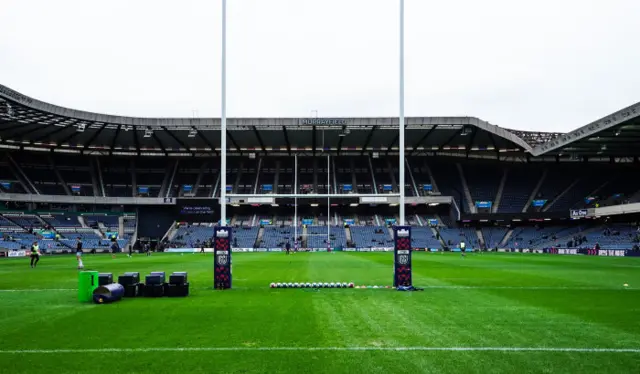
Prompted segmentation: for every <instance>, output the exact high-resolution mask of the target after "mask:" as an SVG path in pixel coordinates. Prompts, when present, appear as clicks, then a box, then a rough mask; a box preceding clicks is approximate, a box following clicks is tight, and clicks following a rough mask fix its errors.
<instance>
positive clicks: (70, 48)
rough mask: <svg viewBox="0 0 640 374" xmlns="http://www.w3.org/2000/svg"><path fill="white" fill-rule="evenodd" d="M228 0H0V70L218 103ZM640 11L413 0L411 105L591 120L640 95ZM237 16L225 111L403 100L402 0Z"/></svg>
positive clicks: (123, 106) (133, 94)
mask: <svg viewBox="0 0 640 374" xmlns="http://www.w3.org/2000/svg"><path fill="white" fill-rule="evenodd" d="M220 4H221V3H220V1H206V0H198V1H196V0H183V1H180V2H176V1H158V0H155V1H153V0H136V1H126V0H112V1H109V2H88V1H80V0H59V1H55V2H53V1H46V0H0V7H1V9H2V11H1V12H0V35H3V37H2V38H0V83H2V84H5V85H7V86H9V87H12V88H14V89H16V90H18V91H21V92H22V93H25V94H27V95H30V96H33V97H35V98H38V99H42V100H44V101H48V102H51V103H54V104H58V105H62V106H67V107H72V108H75V109H82V110H89V111H96V112H102V113H112V114H122V115H130V116H145V117H149V116H173V117H184V116H191V115H192V114H193V110H194V109H197V110H198V113H199V115H201V116H219V115H220V29H221V27H220V20H221V13H220ZM637 14H640V3H639V2H637V1H633V0H628V1H627V0H610V1H607V2H603V1H595V0H583V1H577V0H562V1H551V0H541V1H536V2H529V3H528V5H526V6H525V5H523V2H514V1H500V0H485V1H482V2H478V1H473V0H451V1H446V2H427V1H422V0H406V28H405V30H406V113H407V115H424V116H432V115H433V116H435V115H443V116H446V115H469V116H477V117H480V118H482V119H484V120H487V121H489V122H491V123H494V124H498V125H500V126H504V127H511V128H519V129H528V130H540V131H557V130H563V131H569V130H571V129H573V128H576V127H578V126H582V125H584V124H586V123H588V122H590V121H593V120H595V119H597V118H599V117H602V116H604V115H607V114H609V113H611V112H613V111H615V110H618V109H620V108H622V107H624V106H627V105H630V104H633V103H635V102H637V101H639V98H638V95H637V94H636V90H637V88H636V87H639V86H640V74H637V73H636V67H637V66H640V50H639V49H638V48H637V47H636V46H637V41H636V38H637V35H640V24H638V23H637V20H636V15H637ZM228 22H229V28H228V59H227V62H228V114H229V116H238V117H256V116H262V117H274V116H282V117H287V116H296V117H301V116H307V115H309V113H310V112H311V110H318V111H319V115H320V116H396V115H397V114H398V26H399V23H398V1H397V0H396V1H394V0H268V1H267V0H228Z"/></svg>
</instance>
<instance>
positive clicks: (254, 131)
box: [236, 126, 267, 153]
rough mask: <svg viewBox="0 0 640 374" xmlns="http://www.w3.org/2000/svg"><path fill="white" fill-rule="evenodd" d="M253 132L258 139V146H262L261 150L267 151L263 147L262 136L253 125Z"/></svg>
mask: <svg viewBox="0 0 640 374" xmlns="http://www.w3.org/2000/svg"><path fill="white" fill-rule="evenodd" d="M253 133H254V134H256V138H257V139H258V144H260V148H262V152H264V153H267V150H266V149H265V148H264V142H263V141H262V137H261V136H260V133H259V132H258V129H257V128H256V127H255V126H253ZM236 148H237V147H236Z"/></svg>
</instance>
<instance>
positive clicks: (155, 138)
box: [151, 131, 167, 155]
mask: <svg viewBox="0 0 640 374" xmlns="http://www.w3.org/2000/svg"><path fill="white" fill-rule="evenodd" d="M151 137H152V138H153V140H155V141H156V143H158V145H159V146H160V149H162V152H163V153H164V154H165V155H166V154H167V148H166V147H165V146H164V144H162V142H161V141H160V138H158V135H156V132H155V131H153V132H152V133H151Z"/></svg>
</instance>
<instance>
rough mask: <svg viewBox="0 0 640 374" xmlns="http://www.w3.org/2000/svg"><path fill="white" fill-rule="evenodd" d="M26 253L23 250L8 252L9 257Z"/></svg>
mask: <svg viewBox="0 0 640 374" xmlns="http://www.w3.org/2000/svg"><path fill="white" fill-rule="evenodd" d="M26 255H27V252H25V251H11V252H9V257H24V256H26Z"/></svg>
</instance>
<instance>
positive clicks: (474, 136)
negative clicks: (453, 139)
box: [467, 127, 478, 158]
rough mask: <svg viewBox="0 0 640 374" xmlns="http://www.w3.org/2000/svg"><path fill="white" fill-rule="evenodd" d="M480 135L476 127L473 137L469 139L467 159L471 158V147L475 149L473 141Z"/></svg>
mask: <svg viewBox="0 0 640 374" xmlns="http://www.w3.org/2000/svg"><path fill="white" fill-rule="evenodd" d="M477 133H478V128H477V127H474V128H473V132H472V133H471V136H470V137H469V143H467V158H469V153H470V152H471V147H473V141H474V140H475V139H476V134H477Z"/></svg>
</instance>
